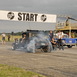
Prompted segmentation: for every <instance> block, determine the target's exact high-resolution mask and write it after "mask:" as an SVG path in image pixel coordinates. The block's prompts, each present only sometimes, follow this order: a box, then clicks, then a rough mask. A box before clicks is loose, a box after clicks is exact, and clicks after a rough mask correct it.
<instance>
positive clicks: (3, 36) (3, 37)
mask: <svg viewBox="0 0 77 77" xmlns="http://www.w3.org/2000/svg"><path fill="white" fill-rule="evenodd" d="M5 37H6V34H5V33H2V44H5Z"/></svg>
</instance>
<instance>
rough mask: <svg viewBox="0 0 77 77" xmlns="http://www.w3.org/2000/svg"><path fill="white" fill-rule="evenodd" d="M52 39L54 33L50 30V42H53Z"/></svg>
mask: <svg viewBox="0 0 77 77" xmlns="http://www.w3.org/2000/svg"><path fill="white" fill-rule="evenodd" d="M52 38H53V32H52V30H50V32H49V40H50V41H51V40H52Z"/></svg>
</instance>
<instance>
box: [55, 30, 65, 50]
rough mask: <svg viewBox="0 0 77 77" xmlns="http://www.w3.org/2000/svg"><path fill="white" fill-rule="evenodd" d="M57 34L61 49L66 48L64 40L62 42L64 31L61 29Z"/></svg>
mask: <svg viewBox="0 0 77 77" xmlns="http://www.w3.org/2000/svg"><path fill="white" fill-rule="evenodd" d="M56 35H57V38H58V40H57V43H58V47H59V49H60V50H61V49H62V50H64V47H63V42H62V38H63V37H64V33H63V32H62V31H59V32H58V33H57V34H56Z"/></svg>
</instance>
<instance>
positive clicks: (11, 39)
mask: <svg viewBox="0 0 77 77" xmlns="http://www.w3.org/2000/svg"><path fill="white" fill-rule="evenodd" d="M10 37H11V38H10V41H14V39H15V38H18V39H19V38H21V36H12V35H11V36H10ZM0 41H2V36H1V35H0ZM6 41H8V37H7V36H6Z"/></svg>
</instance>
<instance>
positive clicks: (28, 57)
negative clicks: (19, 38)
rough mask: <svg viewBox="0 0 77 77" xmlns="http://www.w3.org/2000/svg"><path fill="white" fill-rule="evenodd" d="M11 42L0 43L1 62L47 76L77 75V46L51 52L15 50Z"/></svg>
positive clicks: (63, 76)
mask: <svg viewBox="0 0 77 77" xmlns="http://www.w3.org/2000/svg"><path fill="white" fill-rule="evenodd" d="M11 47H12V46H11V44H6V45H1V44H0V64H7V65H11V66H16V67H20V68H24V69H26V70H29V71H33V72H37V73H40V74H43V75H46V76H47V77H77V47H76V46H75V47H73V48H67V47H65V50H57V51H52V52H51V53H26V52H24V51H13V50H12V49H11Z"/></svg>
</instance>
